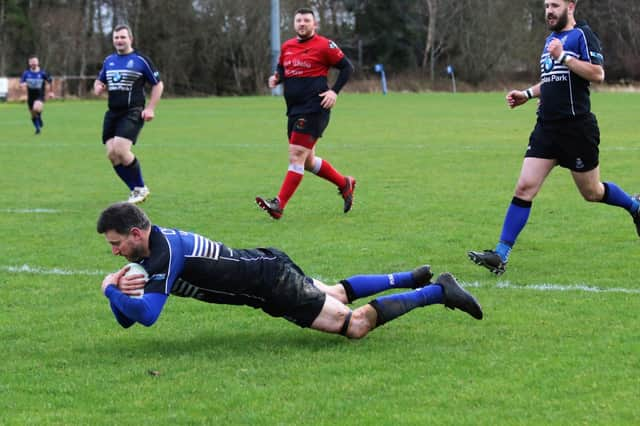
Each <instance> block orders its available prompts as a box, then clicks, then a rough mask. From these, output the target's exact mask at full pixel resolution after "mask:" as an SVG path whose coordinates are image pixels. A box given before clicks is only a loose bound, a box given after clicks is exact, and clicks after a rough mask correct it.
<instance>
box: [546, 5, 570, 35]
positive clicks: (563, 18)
mask: <svg viewBox="0 0 640 426" xmlns="http://www.w3.org/2000/svg"><path fill="white" fill-rule="evenodd" d="M549 17H554V18H555V16H553V15H547V21H548V20H549ZM568 22H569V9H565V11H564V13H563V14H562V15H560V16H558V17H557V21H556V24H555V25H551V24H547V26H548V28H549V30H551V31H553V32H556V33H557V32H560V31H562V30H563V29H564V27H566V26H567V23H568Z"/></svg>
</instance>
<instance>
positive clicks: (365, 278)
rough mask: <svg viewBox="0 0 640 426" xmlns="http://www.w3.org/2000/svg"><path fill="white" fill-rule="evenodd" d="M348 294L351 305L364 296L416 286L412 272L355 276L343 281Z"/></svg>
mask: <svg viewBox="0 0 640 426" xmlns="http://www.w3.org/2000/svg"><path fill="white" fill-rule="evenodd" d="M341 283H342V286H343V287H344V289H345V291H346V292H347V299H348V300H349V303H351V302H352V301H354V300H356V299H359V298H361V297H364V296H371V295H372V294H377V293H380V292H381V291H385V290H390V289H392V288H412V287H414V286H415V282H414V280H413V274H412V273H411V272H396V273H393V274H386V275H355V276H353V277H350V278H347V279H346V280H342V281H341Z"/></svg>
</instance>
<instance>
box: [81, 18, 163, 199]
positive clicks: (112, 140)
mask: <svg viewBox="0 0 640 426" xmlns="http://www.w3.org/2000/svg"><path fill="white" fill-rule="evenodd" d="M113 46H114V47H115V49H116V53H114V54H112V55H109V56H107V58H106V59H105V60H104V64H103V66H102V69H101V70H100V74H98V78H97V79H96V81H95V83H94V85H93V88H94V92H95V94H96V95H100V94H101V93H102V92H104V91H105V90H108V91H109V110H108V111H107V112H106V113H105V115H104V123H103V127H102V143H103V144H104V145H105V146H106V148H107V157H108V158H109V160H110V161H111V164H112V165H113V168H114V169H115V172H116V174H117V175H118V176H119V177H120V179H122V180H123V181H124V183H125V184H126V185H127V186H128V187H129V190H130V191H131V192H130V194H129V199H128V202H130V203H141V202H143V201H144V200H145V199H146V198H147V197H148V196H149V194H150V192H149V188H147V185H145V183H144V180H143V178H142V170H141V168H140V161H139V160H138V158H137V157H136V156H135V155H134V154H133V153H132V152H131V146H132V145H135V143H136V140H137V139H138V134H139V133H140V130H141V129H142V126H143V125H144V122H145V121H151V120H153V118H154V117H155V112H154V111H155V108H156V105H157V104H158V102H159V101H160V97H161V96H162V91H163V89H164V86H163V84H162V81H160V74H159V72H158V71H157V70H156V68H155V66H154V65H153V63H152V62H151V60H150V59H149V58H147V57H146V56H144V55H143V54H141V53H140V52H138V51H137V50H134V49H133V34H132V32H131V29H130V28H129V27H128V26H126V25H118V26H116V27H115V28H114V30H113ZM145 84H150V85H151V95H150V98H149V103H148V104H147V105H146V106H145V93H144V87H145Z"/></svg>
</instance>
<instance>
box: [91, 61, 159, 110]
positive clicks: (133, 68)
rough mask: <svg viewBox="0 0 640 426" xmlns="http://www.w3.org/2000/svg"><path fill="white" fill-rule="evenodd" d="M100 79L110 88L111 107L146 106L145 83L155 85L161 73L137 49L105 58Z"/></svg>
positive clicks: (121, 108) (114, 108) (117, 108)
mask: <svg viewBox="0 0 640 426" xmlns="http://www.w3.org/2000/svg"><path fill="white" fill-rule="evenodd" d="M98 80H100V81H101V82H103V83H104V84H106V85H107V88H108V90H109V109H111V110H123V109H129V108H133V107H144V104H145V95H144V86H145V83H147V82H148V83H149V84H151V85H152V86H155V85H156V84H158V83H159V82H160V73H159V72H158V70H156V68H155V66H154V65H153V63H152V62H151V60H150V59H149V58H147V57H146V56H144V55H142V54H141V53H138V52H137V51H133V52H131V53H129V54H126V55H119V54H117V53H114V54H112V55H109V56H107V58H106V59H105V60H104V64H103V65H102V69H101V70H100V73H99V74H98Z"/></svg>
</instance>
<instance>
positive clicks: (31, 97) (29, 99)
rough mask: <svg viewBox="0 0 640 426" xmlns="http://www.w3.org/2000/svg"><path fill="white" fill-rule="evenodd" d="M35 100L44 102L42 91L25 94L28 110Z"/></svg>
mask: <svg viewBox="0 0 640 426" xmlns="http://www.w3.org/2000/svg"><path fill="white" fill-rule="evenodd" d="M35 101H40V102H43V103H44V96H43V95H42V93H39V94H37V95H32V94H28V95H27V106H28V107H29V111H31V110H32V109H33V104H34V103H35Z"/></svg>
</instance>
